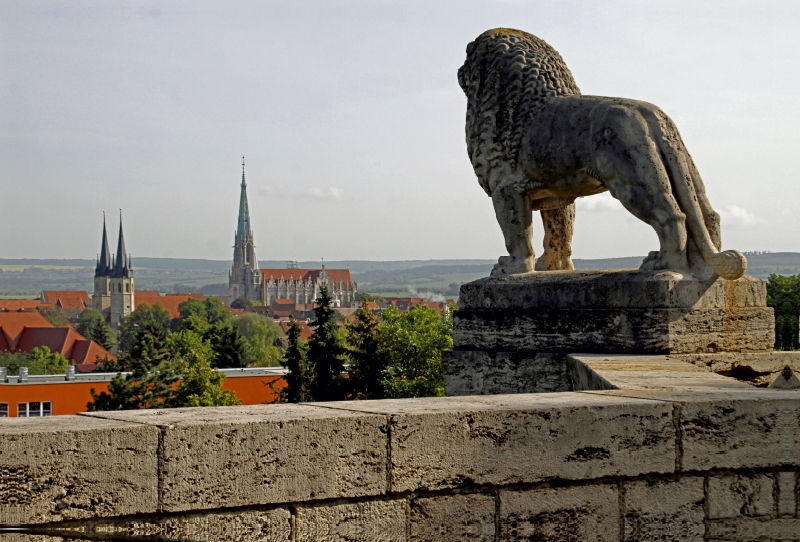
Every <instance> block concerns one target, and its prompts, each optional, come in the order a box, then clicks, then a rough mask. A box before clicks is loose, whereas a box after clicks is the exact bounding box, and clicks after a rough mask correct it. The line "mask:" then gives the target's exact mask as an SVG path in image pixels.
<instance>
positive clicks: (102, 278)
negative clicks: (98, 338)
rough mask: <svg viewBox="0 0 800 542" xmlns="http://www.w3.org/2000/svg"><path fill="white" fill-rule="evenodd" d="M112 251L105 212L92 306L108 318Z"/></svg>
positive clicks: (95, 270)
mask: <svg viewBox="0 0 800 542" xmlns="http://www.w3.org/2000/svg"><path fill="white" fill-rule="evenodd" d="M110 280H111V251H109V250H108V235H107V234H106V213H105V212H103V241H102V243H101V244H100V256H99V257H98V258H97V266H96V267H95V268H94V293H93V294H92V308H94V310H96V311H98V312H100V313H102V315H103V316H104V317H105V318H106V320H108V318H109V311H110V310H111V290H110V288H111V285H110Z"/></svg>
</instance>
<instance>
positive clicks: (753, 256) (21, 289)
mask: <svg viewBox="0 0 800 542" xmlns="http://www.w3.org/2000/svg"><path fill="white" fill-rule="evenodd" d="M746 255H747V260H748V269H747V273H748V274H749V275H752V276H755V277H759V278H763V279H766V278H768V277H769V275H770V274H773V273H775V274H778V275H796V274H798V273H800V253H798V252H750V253H746ZM642 259H643V257H642V256H631V257H627V258H604V259H597V260H588V259H576V260H575V261H574V262H575V268H576V269H631V268H637V267H639V265H640V264H641V262H642ZM495 262H496V260H399V261H370V260H336V261H326V262H325V265H326V267H329V268H331V269H333V268H340V269H341V268H349V269H350V271H351V272H352V274H353V278H354V279H355V280H356V281H357V282H358V286H359V290H361V291H364V292H370V293H382V294H384V295H400V294H408V293H413V292H424V291H429V292H433V293H437V294H439V295H452V294H449V293H448V292H452V291H457V288H455V289H454V288H453V285H459V284H463V283H465V282H470V281H473V280H476V279H479V278H481V277H486V276H488V275H489V273H490V272H491V270H492V266H493V265H494V264H495ZM296 263H297V265H298V266H299V267H305V268H319V266H320V264H321V262H319V261H301V262H296ZM94 265H95V261H94V260H81V259H62V260H59V259H31V258H23V259H8V258H6V259H0V295H3V296H10V295H14V296H20V295H24V296H34V295H36V294H38V293H39V292H41V291H42V290H89V291H91V289H92V275H93V273H94ZM133 265H134V268H135V269H136V270H137V273H136V286H137V288H142V289H155V290H160V291H162V292H172V291H176V289H177V290H178V291H201V290H202V289H203V287H204V286H205V287H206V290H207V291H211V290H208V288H209V287H210V286H209V285H214V287H213V290H214V291H224V290H225V289H226V288H227V282H228V270H229V269H230V261H229V260H202V259H183V258H144V257H143V258H133ZM259 265H260V266H261V267H262V268H269V267H271V268H285V267H286V265H287V261H286V260H265V261H261V262H259ZM3 267H5V269H3ZM23 268H25V270H24V271H23ZM31 268H33V269H31Z"/></svg>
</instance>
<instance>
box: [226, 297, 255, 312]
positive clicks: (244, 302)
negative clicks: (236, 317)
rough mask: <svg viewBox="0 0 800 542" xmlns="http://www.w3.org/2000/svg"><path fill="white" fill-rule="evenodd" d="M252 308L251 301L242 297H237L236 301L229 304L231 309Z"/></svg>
mask: <svg viewBox="0 0 800 542" xmlns="http://www.w3.org/2000/svg"><path fill="white" fill-rule="evenodd" d="M259 304H260V303H259ZM252 306H253V301H251V300H250V299H247V298H244V297H237V298H236V299H234V300H233V303H231V308H232V309H246V308H247V307H252Z"/></svg>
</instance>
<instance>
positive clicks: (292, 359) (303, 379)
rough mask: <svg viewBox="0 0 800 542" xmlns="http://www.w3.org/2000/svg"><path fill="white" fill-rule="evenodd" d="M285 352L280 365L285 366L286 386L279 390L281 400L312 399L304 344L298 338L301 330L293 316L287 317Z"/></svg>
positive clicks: (301, 401) (306, 400) (309, 372)
mask: <svg viewBox="0 0 800 542" xmlns="http://www.w3.org/2000/svg"><path fill="white" fill-rule="evenodd" d="M288 331H289V332H288V333H287V341H286V342H287V344H286V353H285V354H284V356H283V360H282V361H281V365H283V366H284V367H286V369H287V373H286V387H285V388H283V390H281V402H283V403H305V402H308V401H313V400H314V397H313V395H312V393H311V377H312V374H311V371H310V370H309V366H308V360H307V359H306V350H307V348H306V344H304V342H303V341H302V340H301V339H300V332H301V331H302V330H301V328H300V326H299V325H298V323H297V321H296V320H295V319H294V317H293V316H290V317H289V330H288Z"/></svg>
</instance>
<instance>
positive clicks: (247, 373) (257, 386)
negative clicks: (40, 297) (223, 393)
mask: <svg viewBox="0 0 800 542" xmlns="http://www.w3.org/2000/svg"><path fill="white" fill-rule="evenodd" d="M220 371H221V372H222V373H224V374H225V377H226V378H225V382H224V383H223V384H222V388H223V389H225V390H230V391H232V392H233V393H235V394H236V397H237V398H238V399H239V401H241V402H242V404H243V405H260V404H269V403H277V402H278V400H279V399H280V390H282V389H283V388H285V387H286V379H285V378H284V374H285V371H284V370H283V369H282V368H280V367H255V368H250V367H248V368H245V369H221V370H220ZM114 374H115V373H88V374H74V373H72V372H70V373H69V374H67V375H41V376H38V375H35V376H34V375H32V376H29V377H28V378H27V382H19V377H17V376H5V375H2V374H0V418H2V417H11V418H14V417H38V416H62V415H65V414H77V413H79V412H86V410H87V409H86V404H87V403H89V402H90V401H91V400H92V389H94V391H95V393H100V392H101V391H108V383H109V382H110V381H111V378H112V377H113V376H114ZM67 379H69V380H67Z"/></svg>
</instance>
